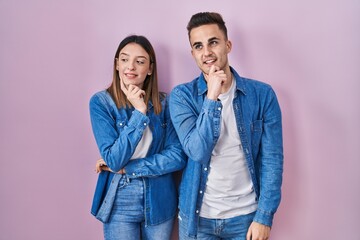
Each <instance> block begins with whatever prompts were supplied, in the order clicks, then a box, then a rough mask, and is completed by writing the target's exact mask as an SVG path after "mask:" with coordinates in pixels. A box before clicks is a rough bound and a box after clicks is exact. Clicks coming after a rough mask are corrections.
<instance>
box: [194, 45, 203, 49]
mask: <svg viewBox="0 0 360 240" xmlns="http://www.w3.org/2000/svg"><path fill="white" fill-rule="evenodd" d="M194 49H196V50H200V49H202V46H201V45H195V46H194Z"/></svg>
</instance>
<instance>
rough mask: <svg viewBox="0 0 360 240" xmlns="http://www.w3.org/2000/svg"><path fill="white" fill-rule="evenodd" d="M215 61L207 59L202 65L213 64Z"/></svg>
mask: <svg viewBox="0 0 360 240" xmlns="http://www.w3.org/2000/svg"><path fill="white" fill-rule="evenodd" d="M215 61H216V59H209V60H206V61H204V64H213V63H214V62H215Z"/></svg>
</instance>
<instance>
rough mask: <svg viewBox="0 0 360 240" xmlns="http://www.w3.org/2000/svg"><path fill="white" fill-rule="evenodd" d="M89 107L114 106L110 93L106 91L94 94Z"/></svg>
mask: <svg viewBox="0 0 360 240" xmlns="http://www.w3.org/2000/svg"><path fill="white" fill-rule="evenodd" d="M90 105H106V106H116V105H115V102H114V100H113V99H112V97H111V95H110V93H109V92H108V91H107V90H102V91H99V92H96V93H95V94H94V95H92V97H91V98H90Z"/></svg>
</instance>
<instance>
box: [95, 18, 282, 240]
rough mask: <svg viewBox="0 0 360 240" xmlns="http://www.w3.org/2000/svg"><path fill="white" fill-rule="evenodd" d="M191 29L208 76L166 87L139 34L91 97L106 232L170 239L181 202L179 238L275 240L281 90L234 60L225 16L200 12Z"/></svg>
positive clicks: (99, 205) (100, 215)
mask: <svg viewBox="0 0 360 240" xmlns="http://www.w3.org/2000/svg"><path fill="white" fill-rule="evenodd" d="M187 30H188V35H189V41H190V45H191V53H192V56H193V57H194V59H195V61H196V63H197V65H198V67H199V68H200V70H201V74H200V76H199V77H197V78H195V79H194V80H193V81H191V82H189V83H185V84H181V85H179V86H177V87H175V88H174V89H173V90H172V92H171V94H170V96H166V95H165V94H163V93H160V92H159V90H158V83H157V65H156V58H155V52H154V50H153V48H152V46H151V44H150V42H149V41H148V40H147V39H146V38H145V37H143V36H135V35H132V36H129V37H127V38H125V39H124V40H123V41H122V42H121V43H120V45H119V47H118V49H117V51H116V54H115V59H114V75H113V81H112V84H111V86H110V87H109V88H108V89H106V90H104V91H101V92H99V93H96V94H95V95H94V96H93V97H92V98H91V100H90V116H91V123H92V128H93V132H94V136H95V139H96V143H97V145H98V147H99V150H100V154H101V157H102V159H100V160H98V161H97V163H96V171H97V172H99V173H100V174H99V179H98V183H97V186H96V190H95V196H94V200H93V206H92V211H91V212H92V214H93V215H95V216H96V218H97V219H99V220H100V221H102V222H103V227H104V237H105V239H125V240H132V239H134V240H135V239H154V240H168V239H170V238H171V232H172V228H173V223H174V216H175V215H176V213H177V209H179V212H178V218H179V239H180V240H185V239H229V240H230V239H232V240H235V239H239V240H240V239H241V240H243V239H247V240H250V239H252V240H255V239H269V236H270V229H271V225H272V221H273V217H274V214H275V212H276V210H277V208H278V206H279V203H280V198H281V195H280V194H281V183H282V171H283V148H282V126H281V112H280V107H279V104H278V101H277V98H276V95H275V93H274V91H273V90H272V88H271V86H269V85H267V84H264V83H261V82H259V81H255V80H250V79H246V78H243V77H241V76H239V75H238V73H237V72H236V71H235V69H233V68H232V67H230V65H229V62H228V54H229V53H230V52H231V47H232V43H231V42H230V40H229V39H228V36H227V29H226V26H225V22H224V21H223V19H222V16H221V15H220V14H218V13H214V12H200V13H197V14H195V15H193V16H192V17H191V19H190V21H189V23H188V26H187ZM178 170H182V179H181V183H180V187H179V205H177V203H178V200H177V189H176V185H175V183H174V180H173V176H172V173H173V172H175V171H178Z"/></svg>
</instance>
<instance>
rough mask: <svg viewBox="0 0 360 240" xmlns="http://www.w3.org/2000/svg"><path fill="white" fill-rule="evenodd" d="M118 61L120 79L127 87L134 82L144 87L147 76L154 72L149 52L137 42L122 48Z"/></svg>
mask: <svg viewBox="0 0 360 240" xmlns="http://www.w3.org/2000/svg"><path fill="white" fill-rule="evenodd" d="M116 62H117V64H116V70H118V72H119V76H120V81H123V82H124V84H125V86H126V87H128V86H129V84H133V85H136V86H138V87H139V88H142V86H143V84H144V81H145V79H146V76H147V75H151V73H152V66H151V63H150V57H149V54H148V53H147V52H146V51H145V50H144V49H143V48H142V47H141V46H140V45H139V44H137V43H129V44H127V45H126V46H125V47H124V48H123V49H121V51H120V53H119V56H118V58H117V61H116Z"/></svg>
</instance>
